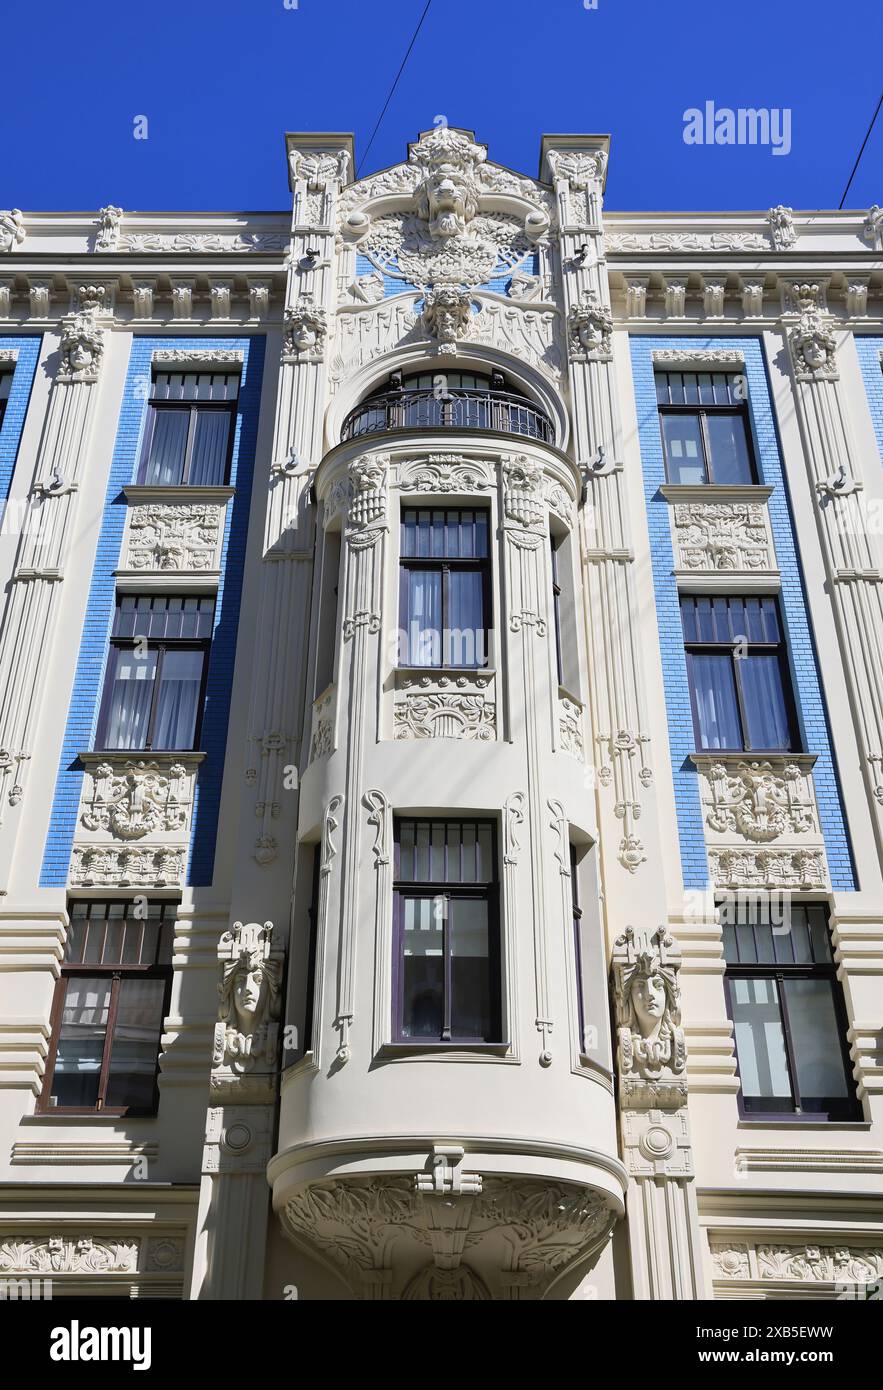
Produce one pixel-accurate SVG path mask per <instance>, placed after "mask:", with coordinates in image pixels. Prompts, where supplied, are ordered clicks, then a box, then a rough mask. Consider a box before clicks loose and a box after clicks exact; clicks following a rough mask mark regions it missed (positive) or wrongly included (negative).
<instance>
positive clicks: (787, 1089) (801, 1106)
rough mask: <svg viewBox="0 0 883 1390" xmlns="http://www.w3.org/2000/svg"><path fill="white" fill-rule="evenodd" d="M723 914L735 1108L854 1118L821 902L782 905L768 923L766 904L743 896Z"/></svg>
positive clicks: (843, 1020)
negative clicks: (737, 1087)
mask: <svg viewBox="0 0 883 1390" xmlns="http://www.w3.org/2000/svg"><path fill="white" fill-rule="evenodd" d="M730 916H731V917H735V918H736V920H735V921H733V920H730V921H727V920H726V918H727V913H726V910H724V912H723V917H724V928H723V935H724V959H725V960H726V990H727V1007H728V1010H729V1014H730V1017H731V1019H732V1020H733V1027H734V1030H735V1036H736V1056H737V1060H738V1064H739V1076H740V1079H741V1083H742V1095H741V1106H742V1110H743V1112H744V1113H745V1114H749V1115H751V1114H778V1115H783V1114H784V1115H809V1116H822V1117H824V1118H827V1119H830V1120H851V1119H855V1118H857V1106H856V1098H855V1091H854V1088H853V1084H852V1078H851V1075H850V1064H849V1053H848V1049H847V1045H846V1026H847V1025H846V1017H845V1012H844V1007H843V995H842V992H841V990H840V986H839V984H838V982H837V977H836V967H835V964H834V958H833V955H832V952H831V939H830V934H829V931H828V920H827V909H826V908H825V906H824V905H823V904H820V903H790V904H788V907H787V913H786V914H785V915H784V918H783V921H782V922H781V923H774V922H771V920H770V912H769V906H768V904H765V903H762V902H757V903H756V902H751V903H750V904H746V905H740V907H739V910H738V911H737V912H732V913H731V914H730Z"/></svg>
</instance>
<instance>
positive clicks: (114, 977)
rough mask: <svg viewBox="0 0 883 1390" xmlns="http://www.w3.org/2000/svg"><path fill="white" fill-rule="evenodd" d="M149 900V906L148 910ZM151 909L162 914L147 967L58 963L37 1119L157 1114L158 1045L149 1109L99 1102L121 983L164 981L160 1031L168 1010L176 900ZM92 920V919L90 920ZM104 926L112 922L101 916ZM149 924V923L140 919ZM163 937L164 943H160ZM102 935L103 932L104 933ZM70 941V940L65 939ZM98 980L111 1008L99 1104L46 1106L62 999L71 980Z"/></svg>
mask: <svg viewBox="0 0 883 1390" xmlns="http://www.w3.org/2000/svg"><path fill="white" fill-rule="evenodd" d="M88 901H89V903H90V905H92V904H97V903H100V904H102V905H103V906H104V907H105V908H106V909H109V908H110V907H111V906H112V905H114V904H118V903H120V902H123V903H125V904H126V905H128V906H130V905H131V902H132V900H131V899H129V898H94V899H89V900H88ZM150 902H151V900H148V903H149V904H150ZM152 902H153V904H154V905H155V904H156V903H157V902H159V903H160V906H161V907H162V908H163V912H162V914H161V915H160V918H159V932H158V935H157V949H156V959H155V960H154V961H152V962H151V963H149V964H147V965H140V964H138V965H133V964H129V963H128V962H115V963H114V964H111V965H103V964H96V963H95V962H89V961H75V962H72V963H68V962H67V961H65V962H63V963H62V967H61V974H60V976H59V978H58V980H56V982H55V992H54V994H53V998H52V1007H51V1010H50V1025H49V1026H50V1043H49V1050H48V1053H47V1057H46V1070H45V1073H44V1076H43V1087H42V1090H41V1092H40V1095H39V1097H38V1099H37V1104H36V1106H35V1110H36V1113H37V1114H38V1115H118V1116H125V1117H135V1116H153V1115H156V1113H157V1110H158V1108H159V1058H160V1051H161V1047H162V1045H161V1042H160V1045H159V1047H158V1048H157V1054H156V1066H155V1069H154V1077H153V1099H152V1103H151V1105H150V1106H147V1107H145V1106H131V1105H128V1106H109V1105H107V1106H106V1105H104V1103H103V1102H104V1097H105V1095H106V1092H107V1083H108V1075H109V1071H110V1060H111V1054H112V1052H113V1045H114V1039H115V1030H116V1023H117V1017H118V1011H119V996H120V990H121V985H122V981H123V979H151V980H153V979H159V980H164V981H165V988H164V990H163V1001H162V1011H161V1021H160V1022H161V1026H160V1033H161V1032H162V1025H163V1024H164V1023H165V1020H166V1018H167V1017H168V1013H169V1007H170V1004H171V996H172V981H173V975H174V966H173V964H172V937H173V934H174V933H173V927H174V922H175V920H176V919H175V915H174V914H175V912H176V911H177V909H178V908H179V906H180V904H179V903H178V902H177V901H175V900H169V899H162V900H158V899H153V900H152ZM90 920H91V919H90ZM104 920H105V921H106V922H107V921H109V920H111V919H110V918H109V917H108V916H107V915H105V919H104ZM144 920H145V921H149V920H150V919H149V918H148V919H144ZM164 933H165V936H166V941H165V943H164V940H163V937H164ZM105 935H106V929H105ZM68 940H70V936H69V938H68ZM164 944H167V945H168V948H169V949H168V960H167V961H163V962H162V963H159V957H160V956H161V955H162V954H163V946H164ZM95 976H98V977H100V978H106V979H110V980H111V995H110V1004H109V1007H108V1014H107V1023H106V1025H105V1032H104V1047H103V1051H102V1057H101V1071H100V1075H99V1082H98V1098H97V1102H96V1104H95V1105H50V1104H49V1099H50V1095H51V1092H52V1083H53V1081H54V1080H55V1066H56V1061H57V1058H58V1044H59V1041H60V1038H61V1025H62V1018H63V1015H64V1004H65V999H66V998H67V990H68V981H69V980H71V979H89V978H94V977H95Z"/></svg>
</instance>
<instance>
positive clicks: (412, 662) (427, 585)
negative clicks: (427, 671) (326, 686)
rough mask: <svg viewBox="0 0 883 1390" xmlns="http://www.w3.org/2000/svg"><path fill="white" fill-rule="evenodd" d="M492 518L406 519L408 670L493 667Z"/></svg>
mask: <svg viewBox="0 0 883 1390" xmlns="http://www.w3.org/2000/svg"><path fill="white" fill-rule="evenodd" d="M488 554H489V550H488V513H487V512H486V511H471V510H470V511H464V510H461V509H460V508H454V509H447V510H441V509H439V510H437V511H431V510H429V509H428V508H426V509H424V508H422V507H419V508H418V507H406V508H404V509H403V511H402V535H401V561H400V563H401V576H400V604H399V612H400V626H401V636H400V639H399V660H400V662H401V664H402V665H403V666H465V667H477V666H486V665H487V659H488V654H487V647H488V627H489V620H488V618H489V613H490V565H489V559H488Z"/></svg>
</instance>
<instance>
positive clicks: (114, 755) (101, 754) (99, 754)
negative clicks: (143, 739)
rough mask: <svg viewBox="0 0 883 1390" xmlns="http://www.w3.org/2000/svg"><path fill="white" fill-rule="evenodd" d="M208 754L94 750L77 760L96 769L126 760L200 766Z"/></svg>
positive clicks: (146, 750) (195, 750)
mask: <svg viewBox="0 0 883 1390" xmlns="http://www.w3.org/2000/svg"><path fill="white" fill-rule="evenodd" d="M206 756H207V755H206V754H205V753H203V752H200V751H199V750H197V749H191V750H190V751H187V750H185V749H183V748H92V749H90V750H88V751H87V752H84V753H78V754H77V758H78V759H79V761H80V762H81V763H82V764H83V766H84V767H94V766H95V764H96V763H105V762H108V761H113V762H117V761H119V759H121V758H126V759H128V760H129V761H130V762H139V763H146V762H153V763H159V764H160V765H161V766H163V767H165V766H166V765H170V764H172V763H184V764H194V763H195V764H197V765H198V764H199V763H201V762H204V761H205V759H206Z"/></svg>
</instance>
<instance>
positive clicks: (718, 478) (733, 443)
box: [705, 415, 753, 483]
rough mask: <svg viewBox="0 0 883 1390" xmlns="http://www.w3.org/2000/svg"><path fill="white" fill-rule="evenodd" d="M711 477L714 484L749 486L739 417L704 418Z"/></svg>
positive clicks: (748, 464) (748, 465)
mask: <svg viewBox="0 0 883 1390" xmlns="http://www.w3.org/2000/svg"><path fill="white" fill-rule="evenodd" d="M705 425H706V429H707V430H708V447H709V450H710V452H711V459H710V461H709V462H710V467H711V477H712V479H713V481H714V482H716V483H750V482H752V481H753V479H752V477H751V459H750V456H749V453H748V441H747V439H746V438H745V418H744V416H742V415H708V416H706V420H705Z"/></svg>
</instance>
